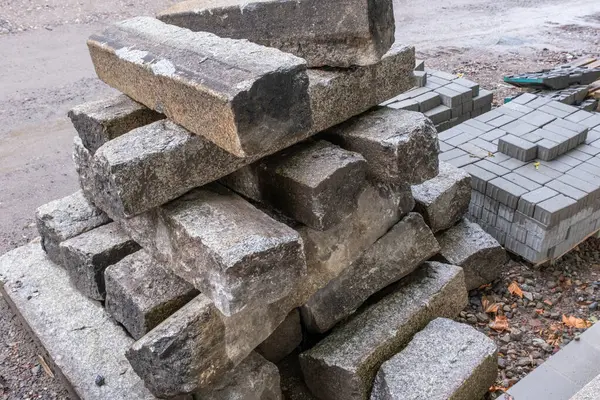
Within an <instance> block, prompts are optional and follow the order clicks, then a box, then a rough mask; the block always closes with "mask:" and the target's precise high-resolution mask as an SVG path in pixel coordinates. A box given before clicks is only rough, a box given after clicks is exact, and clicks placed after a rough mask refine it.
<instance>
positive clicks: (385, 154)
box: [325, 107, 439, 185]
mask: <svg viewBox="0 0 600 400" xmlns="http://www.w3.org/2000/svg"><path fill="white" fill-rule="evenodd" d="M325 137H326V138H327V139H328V140H331V141H332V142H334V143H336V144H339V145H340V146H342V147H343V148H345V149H348V150H351V151H356V152H358V153H360V154H362V155H363V156H364V157H365V158H366V159H367V162H368V163H369V173H370V175H371V177H372V178H375V179H376V180H379V181H382V182H389V183H397V184H399V183H408V184H411V185H414V184H418V183H422V182H424V181H426V180H429V179H432V178H434V177H435V176H437V174H438V153H439V145H438V138H437V131H436V130H435V127H434V126H433V123H432V122H431V121H430V120H429V119H428V118H426V117H425V116H424V115H423V114H421V113H418V112H413V111H405V110H394V109H392V108H389V107H379V108H377V109H375V110H373V111H371V112H368V113H366V114H363V115H360V116H358V117H355V118H353V119H351V120H349V121H347V122H345V123H342V124H340V125H337V126H335V127H333V128H331V129H330V130H328V131H327V132H326V134H325Z"/></svg>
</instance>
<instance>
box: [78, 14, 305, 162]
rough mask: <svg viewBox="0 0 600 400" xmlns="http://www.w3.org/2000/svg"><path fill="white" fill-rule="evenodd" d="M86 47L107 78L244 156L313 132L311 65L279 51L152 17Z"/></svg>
mask: <svg viewBox="0 0 600 400" xmlns="http://www.w3.org/2000/svg"><path fill="white" fill-rule="evenodd" d="M88 47H89V50H90V55H91V56H92V62H93V63H94V67H95V69H96V73H97V74H98V77H99V78H100V79H101V80H103V81H104V82H106V83H107V84H109V85H111V86H113V87H114V88H116V89H118V90H120V91H121V92H123V93H125V94H127V95H128V96H129V97H131V98H132V99H134V100H136V101H138V102H140V103H142V104H144V105H145V106H146V107H148V108H150V109H153V110H156V111H158V112H160V113H164V114H165V115H166V116H167V117H168V118H169V119H171V120H173V121H175V122H176V123H178V124H180V125H182V126H184V127H185V128H187V129H189V130H190V131H191V132H194V133H195V134H197V135H200V136H203V137H205V138H206V139H208V140H209V141H211V142H213V143H215V144H216V145H217V146H219V147H221V148H222V149H225V150H226V151H228V152H230V153H232V154H234V155H237V156H239V157H243V156H249V155H254V154H257V153H262V152H264V151H265V150H266V148H267V147H269V146H271V145H272V144H273V143H277V142H281V141H285V140H287V137H288V136H289V135H293V134H296V133H297V132H299V131H305V130H307V129H310V128H311V126H312V115H311V107H310V98H309V94H308V86H309V83H308V75H307V74H306V61H305V60H303V59H301V58H299V57H296V56H294V55H292V54H289V53H284V52H282V51H280V50H278V49H274V48H270V47H264V46H260V45H257V44H254V43H250V42H248V41H242V40H235V39H228V38H220V37H218V36H216V35H214V34H212V33H208V32H192V31H190V30H188V29H183V28H179V27H176V26H174V25H169V24H165V23H164V22H161V21H159V20H157V19H154V18H149V17H137V18H132V19H129V20H126V21H122V22H118V23H116V24H114V25H111V26H109V27H108V28H106V29H105V30H104V31H103V32H102V33H99V34H95V35H92V36H91V37H90V39H89V40H88ZM232 54H235V57H232ZM198 60H203V61H202V62H198ZM184 99H185V100H184Z"/></svg>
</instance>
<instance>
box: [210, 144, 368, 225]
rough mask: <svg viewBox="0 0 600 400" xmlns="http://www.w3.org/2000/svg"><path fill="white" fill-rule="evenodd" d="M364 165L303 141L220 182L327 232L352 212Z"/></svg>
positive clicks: (362, 182)
mask: <svg viewBox="0 0 600 400" xmlns="http://www.w3.org/2000/svg"><path fill="white" fill-rule="evenodd" d="M366 170H367V163H366V161H365V159H364V158H363V157H362V156H361V155H360V154H358V153H354V152H351V151H347V150H344V149H341V148H340V147H338V146H335V145H333V144H331V143H328V142H326V141H323V140H319V141H307V142H304V143H300V144H297V145H295V146H292V147H291V148H288V149H285V150H282V151H281V152H279V153H277V154H275V155H273V156H271V157H268V158H265V159H262V160H260V161H258V162H256V163H254V164H252V165H249V166H247V167H244V168H242V169H240V170H238V171H236V172H234V173H233V174H231V175H228V176H227V177H225V178H223V180H222V183H224V184H225V185H226V186H228V187H229V188H231V189H233V190H234V191H236V192H238V193H240V194H242V195H244V196H245V197H247V198H250V199H252V200H255V201H259V202H263V203H265V204H268V205H269V206H271V207H274V208H275V209H277V210H280V211H282V212H283V213H284V214H285V215H287V216H288V217H290V218H293V219H295V220H297V221H299V222H301V223H303V224H305V225H307V226H310V227H312V228H314V229H318V230H326V229H329V228H330V227H332V226H334V225H336V224H337V223H339V222H340V221H341V220H342V219H344V218H345V217H347V216H348V215H349V214H350V213H352V212H353V211H354V210H355V209H356V202H357V200H358V196H359V195H360V193H361V192H362V191H363V190H364V188H365V185H366V179H365V175H366Z"/></svg>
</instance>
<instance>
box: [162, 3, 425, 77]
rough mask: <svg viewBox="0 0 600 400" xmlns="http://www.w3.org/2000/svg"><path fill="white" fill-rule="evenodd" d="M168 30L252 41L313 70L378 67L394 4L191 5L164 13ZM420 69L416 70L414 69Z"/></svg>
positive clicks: (385, 47)
mask: <svg viewBox="0 0 600 400" xmlns="http://www.w3.org/2000/svg"><path fill="white" fill-rule="evenodd" d="M158 18H159V19H160V20H162V21H164V22H166V23H168V24H173V25H177V26H181V27H183V28H188V29H191V30H192V31H206V32H211V33H214V34H216V35H217V36H220V37H227V38H234V39H248V40H249V41H251V42H255V43H259V44H262V45H264V46H268V47H275V48H278V49H280V50H282V51H284V52H287V53H292V54H295V55H297V56H298V57H302V58H304V59H306V60H307V61H308V63H309V66H311V67H318V66H324V65H327V66H332V67H344V68H347V67H350V66H353V65H369V64H373V63H375V62H377V61H379V59H380V58H381V56H383V54H385V52H386V51H387V50H388V49H389V48H390V46H391V45H392V43H394V31H395V25H394V14H393V7H392V1H391V0H385V1H373V0H369V1H356V0H351V1H342V0H334V1H333V2H331V3H328V4H326V5H325V4H323V3H322V2H319V1H318V0H313V1H308V2H303V3H297V2H295V1H288V0H286V1H278V2H275V3H274V2H272V1H264V0H262V1H261V0H259V1H253V2H252V3H248V4H246V3H243V4H239V3H236V2H231V1H229V0H217V1H211V2H210V3H206V2H205V1H202V0H188V1H184V2H181V3H178V4H175V5H173V6H171V7H170V8H168V9H166V10H164V11H162V12H160V13H159V14H158ZM413 68H414V64H413Z"/></svg>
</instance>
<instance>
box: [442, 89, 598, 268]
mask: <svg viewBox="0 0 600 400" xmlns="http://www.w3.org/2000/svg"><path fill="white" fill-rule="evenodd" d="M439 138H440V150H441V153H442V154H440V159H441V160H444V161H446V162H449V163H451V164H453V165H455V166H457V167H460V168H463V169H464V170H466V171H467V172H469V173H470V174H471V176H472V186H473V192H472V201H471V204H470V206H469V214H470V218H471V219H472V220H473V221H476V222H478V223H479V224H480V225H481V226H482V227H483V228H484V229H485V230H486V231H487V232H489V233H490V234H492V236H494V237H495V238H496V239H497V240H498V241H499V242H500V243H502V244H503V245H505V246H506V248H507V249H508V250H510V251H512V252H513V253H516V254H518V255H520V256H522V257H523V258H525V259H527V260H529V261H531V262H533V263H540V262H544V261H546V260H549V259H554V258H557V257H560V256H562V255H563V254H564V253H566V252H568V251H569V250H570V249H572V248H573V247H574V246H575V245H577V244H578V243H580V242H581V241H583V240H584V239H585V238H587V237H588V236H589V235H591V234H593V233H594V232H596V231H597V230H599V229H600V200H599V199H598V196H599V195H600V114H598V113H590V112H587V111H583V110H580V109H578V108H576V107H573V106H569V105H566V104H563V103H560V102H556V101H552V100H550V99H549V98H547V97H538V96H535V95H532V94H529V93H525V94H522V95H521V96H519V97H517V98H515V99H514V100H513V101H511V102H509V103H507V104H505V105H503V106H502V107H500V108H497V109H495V110H493V111H491V112H488V113H486V114H483V115H481V116H479V117H477V118H475V119H473V120H470V121H467V122H465V123H464V124H462V125H459V126H457V127H454V128H452V129H450V130H448V131H445V132H443V133H441V134H440V135H439ZM534 153H535V155H534ZM561 154H562V155H561Z"/></svg>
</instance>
